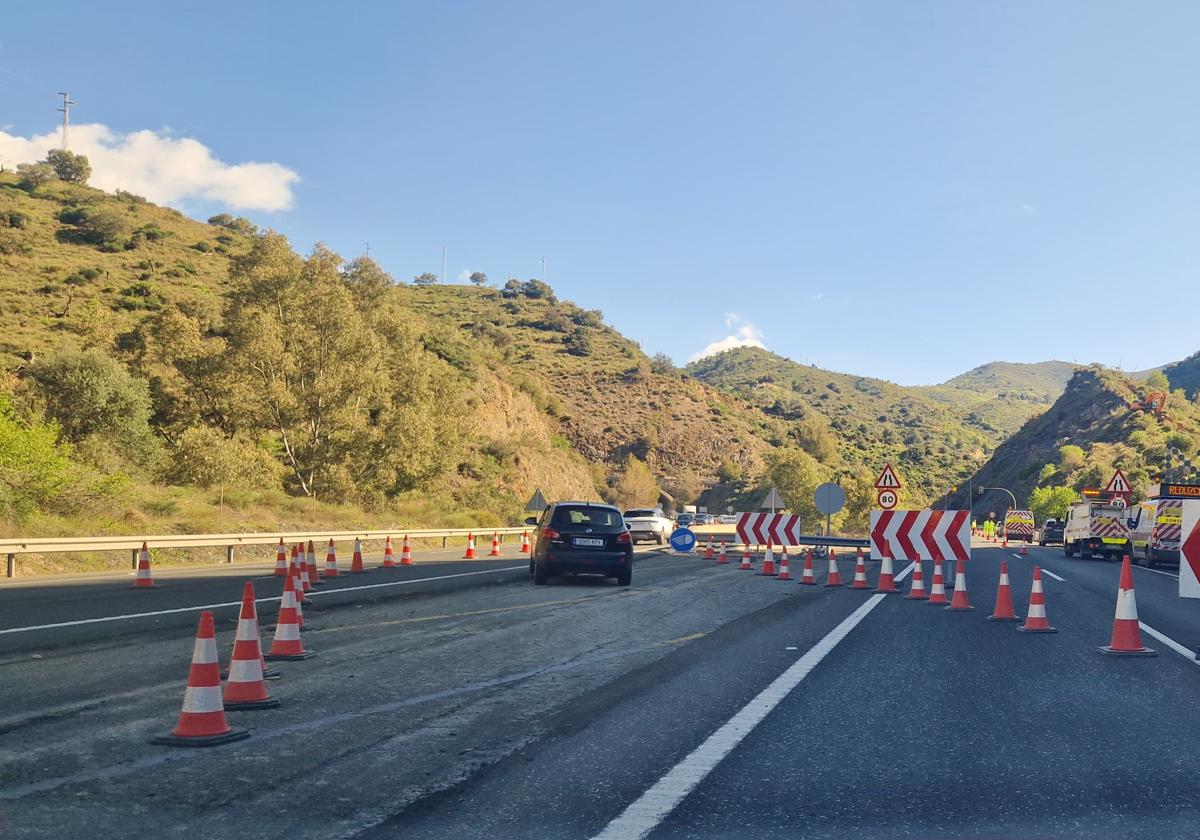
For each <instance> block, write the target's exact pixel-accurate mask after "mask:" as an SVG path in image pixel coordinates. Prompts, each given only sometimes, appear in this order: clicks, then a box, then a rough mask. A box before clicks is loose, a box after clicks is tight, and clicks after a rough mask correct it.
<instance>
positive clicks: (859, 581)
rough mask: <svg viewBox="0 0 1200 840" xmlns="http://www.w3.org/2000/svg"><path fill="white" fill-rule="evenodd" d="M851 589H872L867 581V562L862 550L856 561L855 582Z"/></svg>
mask: <svg viewBox="0 0 1200 840" xmlns="http://www.w3.org/2000/svg"><path fill="white" fill-rule="evenodd" d="M850 588H851V589H870V588H871V587H870V585H869V584H868V583H867V564H866V563H865V562H863V556H862V553H861V552H860V553H859V555H858V558H857V559H856V560H855V562H854V582H853V583H851V584H850Z"/></svg>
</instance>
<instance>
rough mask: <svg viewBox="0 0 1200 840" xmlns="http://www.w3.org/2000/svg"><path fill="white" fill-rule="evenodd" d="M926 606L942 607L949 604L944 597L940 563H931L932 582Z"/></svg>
mask: <svg viewBox="0 0 1200 840" xmlns="http://www.w3.org/2000/svg"><path fill="white" fill-rule="evenodd" d="M925 603H927V604H936V605H938V606H944V605H946V604H949V603H950V600H949V599H948V598H947V597H946V581H945V580H943V578H942V561H941V560H934V561H933V582H932V583H931V584H930V586H929V600H928V601H926V602H925Z"/></svg>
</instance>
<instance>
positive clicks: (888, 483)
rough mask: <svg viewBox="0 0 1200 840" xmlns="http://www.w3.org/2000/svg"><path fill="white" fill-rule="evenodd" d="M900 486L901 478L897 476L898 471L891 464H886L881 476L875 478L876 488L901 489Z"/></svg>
mask: <svg viewBox="0 0 1200 840" xmlns="http://www.w3.org/2000/svg"><path fill="white" fill-rule="evenodd" d="M900 487H901V484H900V479H899V478H898V477H897V476H896V471H895V470H894V469H892V465H891V464H885V465H884V467H883V472H881V473H880V474H879V478H877V479H875V489H877V490H899V489H900Z"/></svg>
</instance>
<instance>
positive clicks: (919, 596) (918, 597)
mask: <svg viewBox="0 0 1200 840" xmlns="http://www.w3.org/2000/svg"><path fill="white" fill-rule="evenodd" d="M928 599H929V596H928V595H926V594H925V593H924V592H916V593H913V592H910V593H908V594H907V595H905V596H904V600H906V601H926V600H928Z"/></svg>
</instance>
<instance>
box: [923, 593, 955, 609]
mask: <svg viewBox="0 0 1200 840" xmlns="http://www.w3.org/2000/svg"><path fill="white" fill-rule="evenodd" d="M925 603H926V605H928V606H931V607H944V606H947V605H948V604H949V603H950V599H949V598H947V597H946V596H945V595H939V596H938V597H937V598H934V597H933V596H932V595H930V596H929V600H928V601H926V602H925Z"/></svg>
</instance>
